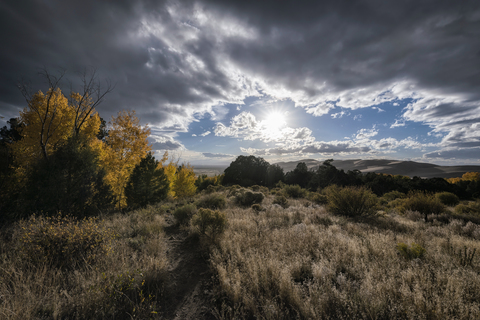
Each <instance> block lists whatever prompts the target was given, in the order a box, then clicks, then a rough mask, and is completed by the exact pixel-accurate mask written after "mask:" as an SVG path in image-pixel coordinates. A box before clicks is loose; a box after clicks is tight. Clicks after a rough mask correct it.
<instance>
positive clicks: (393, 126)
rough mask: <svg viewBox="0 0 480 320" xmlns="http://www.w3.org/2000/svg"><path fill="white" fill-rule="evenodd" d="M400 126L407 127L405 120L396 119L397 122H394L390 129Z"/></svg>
mask: <svg viewBox="0 0 480 320" xmlns="http://www.w3.org/2000/svg"><path fill="white" fill-rule="evenodd" d="M398 127H405V121H401V120H395V123H392V125H391V126H390V129H393V128H398Z"/></svg>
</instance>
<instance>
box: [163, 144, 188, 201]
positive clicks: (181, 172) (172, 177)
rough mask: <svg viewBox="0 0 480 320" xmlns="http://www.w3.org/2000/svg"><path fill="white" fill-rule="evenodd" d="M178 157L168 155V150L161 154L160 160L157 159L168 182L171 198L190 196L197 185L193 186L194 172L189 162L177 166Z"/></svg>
mask: <svg viewBox="0 0 480 320" xmlns="http://www.w3.org/2000/svg"><path fill="white" fill-rule="evenodd" d="M178 162H179V159H175V157H174V156H171V157H170V156H169V154H168V151H165V153H164V154H163V157H162V160H161V161H159V167H162V168H163V170H164V172H165V175H166V176H167V179H168V183H169V187H170V189H169V192H168V194H169V196H171V197H173V198H184V197H190V196H193V195H194V194H195V192H196V191H197V187H196V186H195V180H196V177H195V173H194V172H193V167H192V166H190V164H188V163H187V164H185V163H184V164H182V165H181V166H178Z"/></svg>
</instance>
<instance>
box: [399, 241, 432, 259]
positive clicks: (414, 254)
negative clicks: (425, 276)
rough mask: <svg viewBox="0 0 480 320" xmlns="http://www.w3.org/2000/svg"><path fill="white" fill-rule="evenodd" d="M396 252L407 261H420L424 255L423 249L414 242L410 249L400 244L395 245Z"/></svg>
mask: <svg viewBox="0 0 480 320" xmlns="http://www.w3.org/2000/svg"><path fill="white" fill-rule="evenodd" d="M397 251H398V252H399V253H400V255H402V256H403V257H404V258H406V259H408V260H412V259H422V258H423V257H424V256H425V253H426V250H425V248H423V247H422V246H421V245H419V244H416V243H415V242H412V245H411V246H410V247H409V246H408V245H407V244H405V243H403V242H400V243H399V244H397Z"/></svg>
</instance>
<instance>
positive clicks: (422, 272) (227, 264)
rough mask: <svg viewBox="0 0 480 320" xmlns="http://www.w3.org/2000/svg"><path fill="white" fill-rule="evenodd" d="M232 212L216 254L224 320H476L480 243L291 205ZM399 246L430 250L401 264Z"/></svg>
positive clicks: (429, 228) (393, 219) (479, 313)
mask: <svg viewBox="0 0 480 320" xmlns="http://www.w3.org/2000/svg"><path fill="white" fill-rule="evenodd" d="M269 201H270V203H271V199H268V198H267V199H265V204H264V207H265V208H266V211H265V212H260V213H259V212H255V211H254V210H250V209H240V208H233V209H230V210H229V211H228V213H227V218H228V220H229V226H228V228H227V230H226V231H225V234H224V236H223V237H222V239H221V240H220V242H219V245H218V246H217V247H216V248H215V249H214V250H213V252H212V256H211V263H212V266H213V268H214V270H215V271H216V273H217V277H218V279H217V281H218V292H217V294H218V309H217V311H216V312H217V316H218V318H221V319H242V318H252V317H253V318H258V319H451V318H456V319H478V318H480V291H479V290H478V288H480V275H479V272H480V265H479V259H478V256H474V258H473V260H472V263H471V264H470V265H465V263H462V261H464V260H462V256H461V255H462V254H463V253H462V252H463V251H461V249H462V248H464V247H466V248H468V252H469V253H470V256H471V254H472V252H473V250H474V249H476V251H477V252H478V250H479V249H480V242H478V241H477V240H475V239H473V238H471V237H465V236H464V234H463V233H462V232H463V231H462V228H465V226H460V227H456V226H455V225H454V226H450V225H441V224H438V225H435V224H431V223H430V224H426V223H425V222H423V221H417V222H415V221H411V220H409V219H405V218H403V217H401V216H396V215H393V216H383V217H376V218H372V219H368V220H366V219H364V220H363V221H353V220H348V219H346V218H342V217H338V216H333V215H330V214H328V213H327V212H326V210H325V209H324V208H323V207H315V208H314V207H305V205H304V204H303V203H302V202H300V201H297V202H292V203H291V206H290V207H289V208H288V209H283V208H281V207H280V206H276V205H269ZM399 243H405V244H408V245H410V244H412V243H416V244H418V245H420V246H422V247H423V248H425V249H426V253H425V256H424V258H423V259H413V260H411V259H407V258H405V257H404V256H402V255H401V254H399V251H398V250H397V249H396V248H397V245H398V244H399Z"/></svg>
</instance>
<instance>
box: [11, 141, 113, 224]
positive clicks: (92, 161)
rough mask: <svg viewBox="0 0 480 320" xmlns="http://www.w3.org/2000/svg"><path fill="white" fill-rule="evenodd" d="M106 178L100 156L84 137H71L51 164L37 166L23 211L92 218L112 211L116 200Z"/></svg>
mask: <svg viewBox="0 0 480 320" xmlns="http://www.w3.org/2000/svg"><path fill="white" fill-rule="evenodd" d="M104 176H105V172H104V171H103V170H102V169H100V167H99V165H98V156H97V154H96V153H95V152H94V151H93V150H92V149H91V148H90V147H89V146H88V144H87V143H85V142H84V141H82V138H81V137H76V138H70V139H69V140H67V142H66V144H65V145H63V146H61V147H60V148H58V149H57V151H56V152H55V153H54V154H52V155H51V156H50V157H49V158H48V161H47V160H46V159H41V160H40V161H39V162H38V163H36V164H35V165H34V167H33V168H32V170H31V172H30V174H29V177H28V181H27V184H26V190H25V193H24V194H23V196H22V198H23V200H24V201H23V205H21V206H20V207H21V208H19V209H20V212H22V213H23V214H24V215H29V214H30V213H32V212H42V213H45V214H55V213H57V212H63V213H65V214H70V215H74V216H88V215H95V214H98V213H100V212H102V211H104V210H108V209H110V208H111V204H112V200H113V197H112V193H111V190H110V187H109V186H108V185H107V184H106V183H104Z"/></svg>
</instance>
